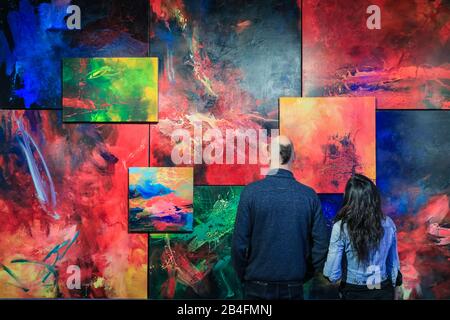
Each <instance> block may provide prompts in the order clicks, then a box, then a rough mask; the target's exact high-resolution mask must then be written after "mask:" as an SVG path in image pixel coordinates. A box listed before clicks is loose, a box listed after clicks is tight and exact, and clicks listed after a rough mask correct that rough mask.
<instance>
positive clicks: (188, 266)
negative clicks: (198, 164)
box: [149, 186, 243, 299]
mask: <svg viewBox="0 0 450 320" xmlns="http://www.w3.org/2000/svg"><path fill="white" fill-rule="evenodd" d="M242 189H243V187H229V186H220V187H209V186H202V187H196V188H195V190H194V217H195V218H194V231H193V232H192V233H190V234H171V235H168V234H164V235H152V237H151V239H150V264H149V266H150V278H149V281H150V283H149V285H150V298H151V299H241V298H242V289H241V283H240V281H239V279H238V278H237V276H236V274H235V271H234V269H233V266H232V263H231V239H232V233H233V229H234V222H235V219H236V212H237V207H238V204H239V197H240V194H241V191H242Z"/></svg>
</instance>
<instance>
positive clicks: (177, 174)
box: [128, 167, 194, 233]
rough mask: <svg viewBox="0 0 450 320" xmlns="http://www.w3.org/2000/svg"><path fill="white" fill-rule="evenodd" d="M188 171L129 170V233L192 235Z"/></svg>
mask: <svg viewBox="0 0 450 320" xmlns="http://www.w3.org/2000/svg"><path fill="white" fill-rule="evenodd" d="M193 189H194V173H193V169H192V168H155V167H152V168H142V167H141V168H137V167H136V168H130V169H129V188H128V201H129V210H128V226H129V231H130V232H148V233H159V232H163V233H170V232H192V228H193V192H194V191H193Z"/></svg>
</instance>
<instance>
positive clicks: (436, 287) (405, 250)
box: [398, 194, 450, 299]
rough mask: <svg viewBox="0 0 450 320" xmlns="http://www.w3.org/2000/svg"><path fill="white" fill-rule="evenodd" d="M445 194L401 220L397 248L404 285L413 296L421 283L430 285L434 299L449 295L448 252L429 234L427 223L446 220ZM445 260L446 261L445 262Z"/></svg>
mask: <svg viewBox="0 0 450 320" xmlns="http://www.w3.org/2000/svg"><path fill="white" fill-rule="evenodd" d="M449 213H450V209H449V197H448V195H445V194H444V195H437V196H435V197H432V198H431V199H430V201H429V202H428V203H427V204H426V205H425V206H424V207H423V208H422V209H421V210H420V211H419V213H418V214H417V216H410V217H408V218H407V219H405V220H402V223H401V225H402V227H401V228H399V229H400V230H401V231H399V232H398V251H399V256H400V260H401V271H402V274H403V279H404V286H405V288H407V289H409V290H411V291H412V293H411V297H412V298H420V297H421V289H422V288H421V287H422V286H423V285H427V286H430V283H431V287H432V291H433V293H434V294H435V296H436V298H437V299H441V298H448V292H449V291H450V286H449V285H450V281H445V280H444V282H442V279H448V278H449V277H450V262H449V261H450V260H449V259H450V253H449V251H448V249H447V248H446V247H445V246H440V245H439V242H437V241H436V239H433V238H431V237H430V234H429V225H430V223H441V222H443V221H445V220H447V219H449ZM445 261H447V262H445Z"/></svg>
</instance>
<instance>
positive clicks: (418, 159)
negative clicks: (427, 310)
mask: <svg viewBox="0 0 450 320" xmlns="http://www.w3.org/2000/svg"><path fill="white" fill-rule="evenodd" d="M449 123H450V112H447V111H431V110H430V111H422V112H421V111H410V112H399V111H384V112H379V113H378V114H377V164H378V166H377V168H378V169H377V185H378V187H379V188H380V189H381V192H382V196H383V201H384V203H383V207H384V211H385V213H386V214H388V215H390V216H391V217H393V218H394V219H395V222H396V224H397V228H398V248H399V255H400V260H401V271H402V273H403V280H404V287H405V289H406V295H407V298H411V299H414V298H416V299H418V298H422V299H449V298H450V250H449V244H450V209H449V197H450V166H449V165H448V156H449V154H450V141H449V139H448V137H449V136H450V126H449Z"/></svg>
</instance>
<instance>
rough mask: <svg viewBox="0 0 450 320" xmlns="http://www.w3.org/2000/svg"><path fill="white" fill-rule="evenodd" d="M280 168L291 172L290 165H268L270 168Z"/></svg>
mask: <svg viewBox="0 0 450 320" xmlns="http://www.w3.org/2000/svg"><path fill="white" fill-rule="evenodd" d="M280 169H283V170H287V171H290V172H292V168H291V166H285V165H280V166H271V167H270V170H280Z"/></svg>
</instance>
